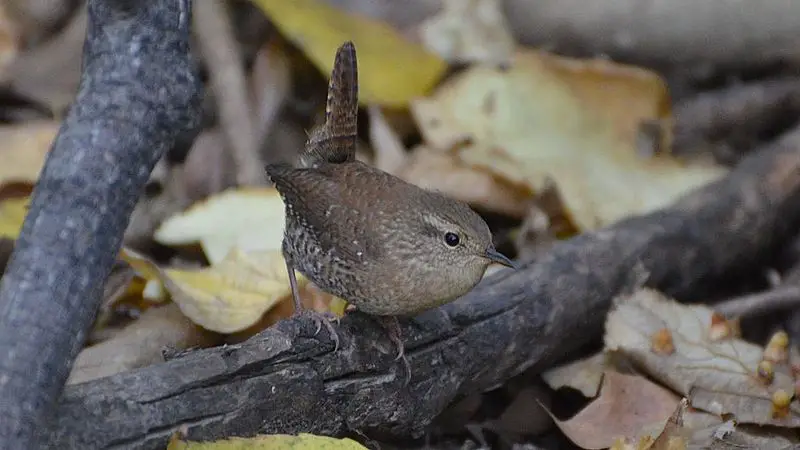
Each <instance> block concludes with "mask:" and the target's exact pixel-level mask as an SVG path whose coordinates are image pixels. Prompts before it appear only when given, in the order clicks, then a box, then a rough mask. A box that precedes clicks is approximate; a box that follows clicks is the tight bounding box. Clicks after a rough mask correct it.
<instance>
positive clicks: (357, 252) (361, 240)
mask: <svg viewBox="0 0 800 450" xmlns="http://www.w3.org/2000/svg"><path fill="white" fill-rule="evenodd" d="M267 174H268V175H269V177H270V179H271V180H272V182H273V183H275V188H276V189H277V190H278V192H280V194H281V196H282V197H283V201H284V203H285V204H286V205H287V210H286V213H287V215H291V216H292V217H291V218H292V219H293V220H294V221H296V222H297V223H298V224H302V226H305V227H306V229H307V230H308V232H309V233H311V234H312V235H313V236H314V237H315V238H316V240H317V243H318V244H319V246H320V247H321V250H322V251H323V252H328V251H332V250H333V251H334V252H335V254H336V255H338V256H339V257H341V258H344V259H348V260H352V261H357V260H361V259H363V258H377V257H378V256H379V255H378V253H379V252H378V249H377V248H375V246H374V245H370V243H371V242H372V241H371V239H370V236H371V234H372V233H371V231H370V229H371V225H372V224H371V223H370V221H369V220H368V219H366V220H365V219H364V217H363V216H362V214H364V211H363V208H361V207H359V206H357V205H354V204H353V203H352V202H351V201H349V200H350V199H352V198H354V196H356V197H357V196H358V195H359V193H358V192H352V190H351V191H348V190H347V189H346V188H344V187H343V186H342V185H341V180H339V179H337V178H336V177H335V176H331V174H330V173H329V172H326V171H321V170H317V169H295V168H291V167H289V166H283V165H270V166H267ZM356 210H357V211H356Z"/></svg>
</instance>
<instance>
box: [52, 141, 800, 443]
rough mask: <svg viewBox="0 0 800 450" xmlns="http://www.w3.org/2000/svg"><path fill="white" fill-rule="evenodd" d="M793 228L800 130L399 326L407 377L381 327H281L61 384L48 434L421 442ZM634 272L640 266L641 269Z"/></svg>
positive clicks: (355, 321)
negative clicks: (515, 379)
mask: <svg viewBox="0 0 800 450" xmlns="http://www.w3.org/2000/svg"><path fill="white" fill-rule="evenodd" d="M798 226H800V129H798V130H797V131H795V132H793V133H791V134H787V135H786V136H784V137H783V138H782V139H781V140H780V141H778V142H776V143H774V144H773V145H771V146H770V147H769V148H765V149H762V150H760V151H758V152H757V153H756V154H754V155H753V156H751V157H749V158H746V159H745V160H743V161H742V162H741V163H740V165H739V166H738V167H737V168H736V169H735V170H734V171H732V172H731V173H730V174H729V175H728V176H727V177H725V178H724V179H722V180H720V181H718V182H716V183H713V184H711V185H709V186H707V187H705V188H703V189H700V190H698V191H697V192H694V193H692V194H690V195H688V196H686V197H685V198H683V199H681V200H680V201H678V202H677V203H676V204H674V205H673V206H671V207H669V208H666V209H664V210H661V211H657V212H653V213H651V214H647V215H644V216H641V217H636V218H631V219H628V220H624V221H622V222H620V223H618V224H615V225H613V226H611V227H609V228H607V229H604V230H600V231H596V232H592V233H587V234H585V235H581V236H578V237H576V238H574V239H571V240H569V241H565V242H562V243H559V244H557V245H556V246H555V247H554V248H553V249H552V250H551V251H550V252H548V253H547V254H546V255H545V256H544V257H542V258H541V259H540V260H538V261H537V262H535V263H529V264H527V265H526V266H525V267H524V268H523V269H521V270H519V271H517V272H514V271H511V270H504V271H502V272H500V273H498V274H496V275H494V276H491V277H489V278H487V279H486V280H484V281H483V282H482V283H480V284H479V285H478V287H477V288H476V289H475V290H474V291H473V292H471V293H470V294H468V295H466V296H465V297H463V298H462V299H460V300H458V301H456V302H455V303H452V304H450V305H447V306H445V307H443V308H440V309H437V310H433V311H429V312H427V313H425V314H423V315H421V316H419V317H417V318H415V319H414V320H411V321H407V322H405V323H404V328H403V333H404V336H405V337H406V350H407V355H408V357H409V360H410V362H411V365H412V373H413V377H412V380H411V382H410V383H409V385H408V386H403V383H404V381H405V375H404V369H403V366H402V364H400V363H398V362H396V361H393V360H394V347H393V345H392V344H391V343H390V342H389V341H388V339H387V338H386V336H385V333H384V332H383V331H382V329H381V327H380V326H378V325H377V324H375V323H373V322H372V321H371V319H369V318H366V317H365V316H363V315H358V314H355V315H352V316H348V317H345V318H344V319H343V320H342V323H341V326H340V327H339V336H340V338H341V348H340V349H339V351H338V352H336V353H332V352H331V350H332V348H333V343H332V342H331V341H330V339H329V337H328V336H327V334H326V333H325V332H324V331H322V332H320V334H319V335H318V336H317V337H315V338H312V337H309V336H310V335H311V333H313V324H312V323H310V322H308V321H303V320H298V319H290V320H286V321H283V322H280V323H279V324H277V325H276V326H275V327H273V328H271V329H268V330H265V331H264V332H263V333H261V334H260V335H258V336H256V337H254V338H252V339H250V340H249V341H247V342H245V343H243V344H240V345H233V346H227V347H219V348H212V349H206V350H198V351H194V352H190V353H188V354H186V355H184V356H181V357H179V358H177V359H173V360H170V361H168V362H165V363H162V364H158V365H154V366H151V367H147V368H143V369H139V370H135V371H131V372H127V373H122V374H118V375H115V376H112V377H108V378H104V379H100V380H95V381H92V382H88V383H85V384H80V385H75V386H70V387H68V388H67V389H66V390H65V394H64V396H63V398H62V400H61V403H60V405H59V408H58V412H57V414H58V420H57V421H56V422H55V423H54V424H53V426H52V428H51V429H50V430H49V438H50V445H51V446H52V448H59V449H82V448H85V447H87V446H91V447H93V448H112V447H113V448H137V449H158V448H164V445H165V443H166V441H167V439H168V437H169V435H170V434H171V433H173V432H175V431H177V430H178V429H179V428H181V427H182V426H186V427H187V428H188V435H189V438H191V439H215V438H221V437H228V436H232V435H252V434H255V433H296V432H301V431H302V432H313V433H320V434H329V435H342V434H347V433H349V432H353V431H356V432H358V433H363V434H366V435H368V436H370V437H373V438H378V439H380V438H388V437H393V436H418V435H420V434H421V433H422V432H423V431H424V429H425V427H426V426H427V425H428V424H429V423H430V422H431V421H432V419H433V418H434V417H435V416H436V415H437V414H439V413H440V412H441V411H442V410H443V409H444V408H445V407H446V406H447V405H448V404H450V403H451V402H452V401H453V400H454V399H457V398H458V397H459V396H460V395H463V394H466V393H473V392H480V391H483V390H487V389H490V388H492V387H495V386H498V385H500V384H502V383H503V382H504V381H505V380H507V379H508V378H510V377H512V376H514V375H516V374H519V373H520V372H522V371H523V370H526V369H528V368H533V369H534V370H540V369H543V368H545V367H547V365H548V364H550V363H551V362H552V361H553V358H554V357H556V356H560V355H563V354H564V353H566V352H570V351H572V350H575V349H577V348H579V347H581V346H583V345H585V344H587V343H590V342H596V341H597V340H598V339H599V338H600V334H601V330H602V325H603V322H604V319H605V313H606V312H607V310H608V308H609V306H610V304H611V300H612V299H613V298H614V297H615V296H616V295H618V294H620V293H622V292H624V291H627V290H629V289H631V288H634V287H636V286H637V285H638V283H640V282H641V281H642V279H641V276H640V275H641V274H642V273H647V274H648V278H647V283H646V284H647V285H649V286H652V287H656V288H659V289H661V290H664V291H666V292H667V293H668V294H670V295H674V296H676V297H678V298H680V299H689V298H696V297H698V296H702V295H703V292H704V291H705V290H707V289H713V288H714V284H713V283H714V282H715V281H718V280H719V279H720V278H721V277H724V276H731V275H732V274H736V273H737V272H738V271H742V270H753V269H754V268H756V269H758V268H761V267H762V266H763V264H764V262H765V261H767V260H768V259H769V258H770V257H771V255H774V254H775V253H776V250H777V249H778V248H779V247H780V246H781V245H783V244H784V243H785V242H787V241H788V240H789V239H790V238H791V237H792V236H794V234H795V232H796V231H797V229H798ZM641 269H644V271H642V270H641Z"/></svg>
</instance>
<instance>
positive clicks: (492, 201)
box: [397, 146, 531, 217]
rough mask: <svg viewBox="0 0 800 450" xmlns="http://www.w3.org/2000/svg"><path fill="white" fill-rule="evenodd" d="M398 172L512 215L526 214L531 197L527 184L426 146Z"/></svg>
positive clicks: (422, 184)
mask: <svg viewBox="0 0 800 450" xmlns="http://www.w3.org/2000/svg"><path fill="white" fill-rule="evenodd" d="M397 176H399V177H400V178H402V179H404V180H406V181H408V182H409V183H412V184H415V185H417V186H419V187H421V188H423V189H430V190H434V191H439V192H441V193H443V194H446V195H447V196H449V197H452V198H455V199H458V200H461V201H463V202H466V203H469V204H471V205H473V206H476V207H479V208H481V209H484V210H486V211H494V212H499V213H503V214H507V215H509V216H512V217H522V216H523V215H525V212H526V211H527V210H528V201H529V199H530V198H531V193H530V191H529V190H527V189H525V188H519V187H517V186H514V185H512V184H511V183H507V182H503V181H502V180H499V179H498V178H496V177H495V176H494V175H492V174H491V173H489V172H488V171H486V170H482V169H480V168H476V167H471V166H469V165H466V164H463V163H462V162H460V161H459V160H458V158H456V157H455V156H454V155H451V154H447V153H442V152H438V151H435V150H432V149H430V148H429V147H425V146H422V147H417V148H416V149H414V151H413V152H411V154H410V156H409V158H408V160H407V161H406V164H405V165H404V166H403V167H402V168H401V169H400V170H399V172H398V173H397Z"/></svg>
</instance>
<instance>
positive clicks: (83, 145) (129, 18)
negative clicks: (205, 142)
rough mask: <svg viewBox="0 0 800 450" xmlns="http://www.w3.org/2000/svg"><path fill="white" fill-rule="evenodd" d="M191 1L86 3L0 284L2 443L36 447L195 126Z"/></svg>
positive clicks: (12, 446) (102, 0)
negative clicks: (134, 231) (145, 211)
mask: <svg viewBox="0 0 800 450" xmlns="http://www.w3.org/2000/svg"><path fill="white" fill-rule="evenodd" d="M190 19H191V14H190V1H189V0H140V1H135V2H132V1H128V0H90V1H89V20H88V24H87V35H86V40H85V44H84V55H83V69H82V70H83V75H82V79H81V84H80V88H79V91H78V93H77V98H76V99H75V102H74V103H73V105H72V108H71V110H70V112H69V114H68V115H67V117H66V119H65V120H64V123H63V125H62V127H61V130H60V131H59V133H58V136H57V137H56V139H55V142H54V143H53V147H52V150H51V152H50V155H49V156H48V158H47V161H46V163H45V166H44V169H43V170H42V174H41V177H40V179H39V182H38V184H37V186H36V188H35V190H34V192H33V196H32V199H31V206H30V211H29V212H28V215H27V217H26V219H25V223H24V225H23V227H22V232H21V234H20V236H19V239H18V240H17V243H16V248H15V251H14V254H13V255H12V257H11V260H10V262H9V265H8V267H7V269H6V272H5V276H4V277H3V280H2V286H0V405H2V408H0V442H2V448H4V449H25V450H28V449H33V448H38V447H37V445H36V440H37V436H36V435H37V433H39V432H40V431H41V430H42V428H43V427H44V423H45V422H46V419H48V418H50V417H49V413H51V412H52V410H53V406H54V403H55V402H56V400H57V399H58V397H59V395H60V394H61V391H62V388H63V385H64V382H65V380H66V379H67V376H68V374H69V371H70V366H71V365H72V361H73V359H74V358H75V356H76V355H77V353H78V351H79V350H80V348H81V346H82V345H83V342H84V338H85V336H86V331H87V329H88V327H89V326H90V325H91V323H92V320H93V319H94V316H95V313H96V311H97V307H98V304H99V301H100V293H101V292H102V289H103V281H104V279H105V278H106V276H107V275H108V273H109V271H110V269H111V266H112V264H113V263H114V261H115V258H116V256H117V253H118V251H119V248H120V245H121V238H122V235H123V232H124V230H125V227H126V225H127V223H128V219H129V217H130V214H131V211H132V210H133V207H134V205H135V204H136V201H137V199H138V197H139V194H140V192H141V190H142V187H143V186H144V184H145V182H146V181H147V178H148V175H149V174H150V171H151V170H152V168H153V166H154V165H155V163H156V161H157V160H158V159H159V158H160V157H161V155H162V154H163V153H164V151H165V150H166V149H167V148H169V147H171V146H173V145H175V144H176V141H177V140H178V139H179V137H180V136H181V135H183V136H185V134H183V133H188V132H190V131H191V130H193V129H194V128H195V127H196V125H197V124H198V117H199V112H200V89H201V86H200V82H199V79H198V77H197V76H196V74H195V70H194V68H193V67H192V65H191V63H190V60H189V57H188V54H189V48H188V46H189V41H188V37H189V24H190Z"/></svg>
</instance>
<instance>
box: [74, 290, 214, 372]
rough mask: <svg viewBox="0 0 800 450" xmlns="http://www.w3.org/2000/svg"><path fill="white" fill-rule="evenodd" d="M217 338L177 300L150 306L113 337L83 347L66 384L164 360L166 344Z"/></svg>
mask: <svg viewBox="0 0 800 450" xmlns="http://www.w3.org/2000/svg"><path fill="white" fill-rule="evenodd" d="M218 340H219V338H218V337H214V336H213V335H211V334H210V333H208V332H205V331H203V330H202V329H200V328H199V327H198V326H196V325H195V324H194V323H192V322H191V321H190V320H189V319H187V318H186V316H184V315H183V314H182V313H181V311H180V309H179V308H178V307H177V305H175V304H169V305H166V306H162V307H159V308H150V309H148V310H147V311H145V312H144V313H143V314H142V316H141V317H140V318H139V319H138V320H136V321H135V322H132V323H131V324H130V325H128V326H127V327H125V329H123V330H122V331H121V332H120V333H118V334H117V335H116V336H114V337H113V338H111V339H109V340H107V341H104V342H102V343H100V344H97V345H93V346H91V347H87V348H85V349H84V350H83V351H81V352H80V354H78V358H77V359H76V360H75V363H74V365H73V367H72V373H70V376H69V380H68V381H67V384H75V383H83V382H86V381H90V380H94V379H97V378H103V377H107V376H110V375H113V374H115V373H120V372H124V371H127V370H130V369H135V368H138V367H145V366H148V365H150V364H154V363H157V362H161V361H163V360H164V359H163V357H162V353H161V352H162V351H163V350H164V349H165V348H173V349H181V350H182V349H186V348H189V347H209V346H213V345H216V343H217V342H218Z"/></svg>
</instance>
